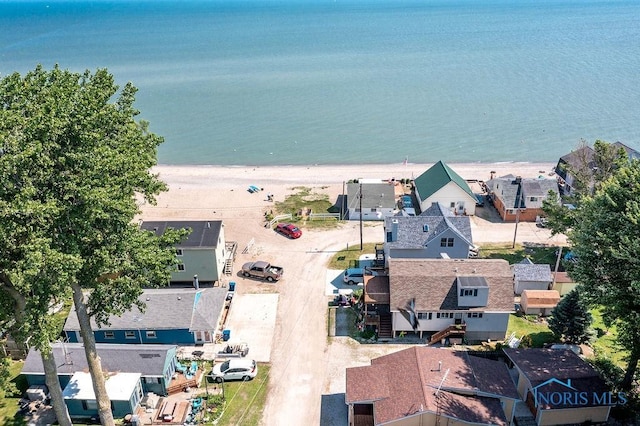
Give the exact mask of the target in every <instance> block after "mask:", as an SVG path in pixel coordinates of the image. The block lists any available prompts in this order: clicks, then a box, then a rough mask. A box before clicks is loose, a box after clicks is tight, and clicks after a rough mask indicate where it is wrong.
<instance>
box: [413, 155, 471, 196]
mask: <svg viewBox="0 0 640 426" xmlns="http://www.w3.org/2000/svg"><path fill="white" fill-rule="evenodd" d="M449 182H453V183H455V184H456V185H458V186H459V187H460V188H461V189H462V190H463V191H464V192H466V193H467V194H469V196H470V197H471V198H473V199H474V200H475V195H474V194H473V191H472V190H471V188H470V187H469V185H468V184H467V181H465V180H464V179H463V178H462V177H460V175H459V174H457V173H456V172H454V171H453V169H452V168H451V167H449V166H447V165H446V164H445V163H443V162H442V161H438V162H437V163H436V164H434V165H433V166H431V167H430V168H429V169H427V171H425V172H424V173H422V174H421V175H420V176H418V177H417V178H416V179H415V180H414V184H415V187H416V193H418V194H419V195H420V198H421V199H420V201H424V200H426V199H427V198H429V197H430V196H432V195H433V194H435V193H436V192H437V191H438V190H439V189H440V188H442V187H444V186H445V185H446V184H448V183H449Z"/></svg>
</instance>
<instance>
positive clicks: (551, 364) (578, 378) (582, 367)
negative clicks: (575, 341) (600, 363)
mask: <svg viewBox="0 0 640 426" xmlns="http://www.w3.org/2000/svg"><path fill="white" fill-rule="evenodd" d="M504 353H505V354H506V355H507V357H508V358H509V359H510V360H511V361H512V362H513V364H514V365H515V366H516V367H517V368H518V370H520V371H521V372H522V374H523V375H524V376H525V377H526V378H527V379H528V380H529V382H530V383H531V386H532V387H536V386H539V385H542V384H543V383H547V382H548V383H549V386H551V387H549V388H545V391H548V392H551V391H559V392H563V391H566V389H563V388H562V386H561V383H551V381H556V382H564V383H566V382H567V380H570V381H571V386H572V387H573V388H574V389H575V390H576V391H578V392H587V394H588V395H593V394H594V393H598V394H600V393H602V392H606V391H607V390H608V389H607V386H606V384H605V382H604V380H602V378H601V377H600V375H599V374H598V373H597V372H596V370H594V369H593V367H591V365H589V364H588V363H587V362H586V361H584V360H583V359H582V358H580V357H579V356H578V355H576V354H575V353H574V352H573V351H571V350H568V349H564V350H561V349H542V348H527V349H509V348H505V349H504ZM565 402H566V401H565ZM588 402H589V403H587V404H586V405H591V404H590V403H591V402H592V401H591V398H589V401H588ZM581 406H585V404H583V405H581ZM544 408H568V404H564V405H563V406H561V407H548V406H547V407H544Z"/></svg>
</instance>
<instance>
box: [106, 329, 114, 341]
mask: <svg viewBox="0 0 640 426" xmlns="http://www.w3.org/2000/svg"><path fill="white" fill-rule="evenodd" d="M104 338H105V339H113V338H114V335H113V331H105V332H104Z"/></svg>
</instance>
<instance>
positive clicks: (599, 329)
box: [591, 309, 628, 369]
mask: <svg viewBox="0 0 640 426" xmlns="http://www.w3.org/2000/svg"><path fill="white" fill-rule="evenodd" d="M591 315H592V316H593V323H592V324H591V327H592V328H593V329H594V330H595V331H596V336H597V337H596V339H595V340H594V341H593V343H592V347H593V351H594V352H595V356H596V357H602V358H605V359H609V360H611V362H613V363H614V364H615V365H617V366H618V367H620V368H622V369H626V367H627V363H626V362H625V360H624V359H625V357H626V356H627V355H628V353H627V351H625V350H624V349H622V348H621V347H620V346H619V345H618V344H617V343H616V336H617V330H616V326H615V325H612V326H611V327H607V326H606V325H605V324H604V321H603V320H602V313H601V312H600V310H599V309H592V310H591Z"/></svg>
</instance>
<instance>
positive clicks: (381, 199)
mask: <svg viewBox="0 0 640 426" xmlns="http://www.w3.org/2000/svg"><path fill="white" fill-rule="evenodd" d="M360 185H362V207H363V208H365V209H370V208H376V207H377V208H391V209H393V208H395V207H396V194H395V182H388V181H383V180H379V181H377V182H372V181H369V180H365V181H363V182H361V183H348V184H347V201H348V203H349V208H350V209H353V208H359V207H360V200H359V198H358V197H359V195H360V187H361V186H360Z"/></svg>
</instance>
